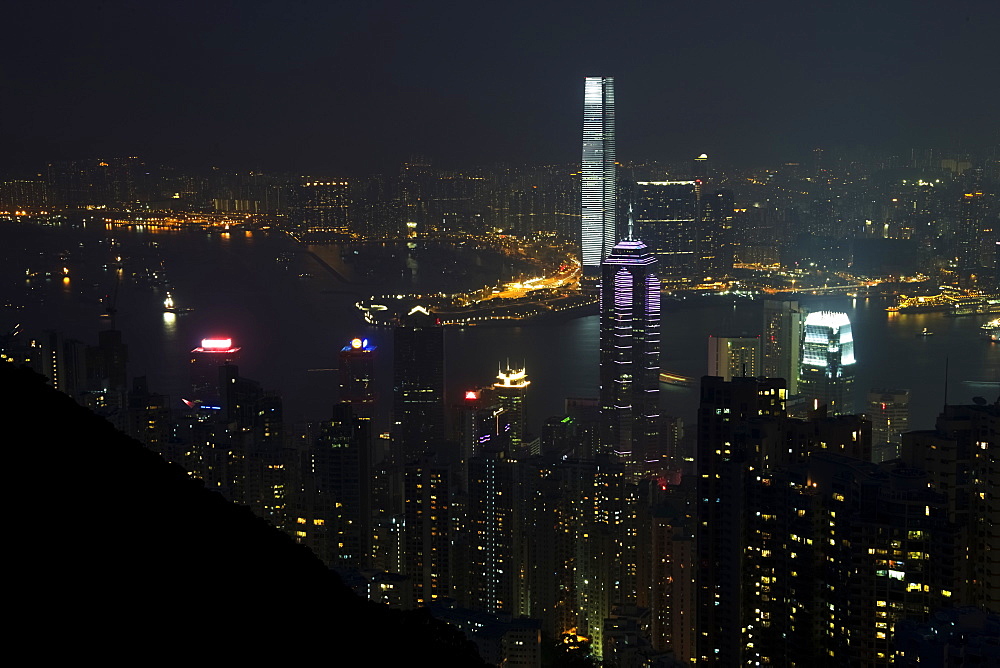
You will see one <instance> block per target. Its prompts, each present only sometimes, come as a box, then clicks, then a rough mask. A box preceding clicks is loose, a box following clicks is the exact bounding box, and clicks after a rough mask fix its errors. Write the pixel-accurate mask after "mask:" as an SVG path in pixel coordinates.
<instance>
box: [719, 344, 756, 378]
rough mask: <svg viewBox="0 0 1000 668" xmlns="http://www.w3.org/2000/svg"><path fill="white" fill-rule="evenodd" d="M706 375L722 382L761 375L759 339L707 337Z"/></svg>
mask: <svg viewBox="0 0 1000 668" xmlns="http://www.w3.org/2000/svg"><path fill="white" fill-rule="evenodd" d="M708 375H709V376H719V377H720V378H722V379H723V380H732V379H733V377H739V376H748V377H750V378H755V377H757V376H760V375H763V374H762V373H761V365H760V337H758V336H732V337H730V336H709V337H708Z"/></svg>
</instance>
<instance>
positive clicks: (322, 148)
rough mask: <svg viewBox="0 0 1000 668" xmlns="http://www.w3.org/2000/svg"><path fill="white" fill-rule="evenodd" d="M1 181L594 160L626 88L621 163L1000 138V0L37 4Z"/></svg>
mask: <svg viewBox="0 0 1000 668" xmlns="http://www.w3.org/2000/svg"><path fill="white" fill-rule="evenodd" d="M4 18H5V20H4V23H5V24H6V25H5V30H4V31H3V37H4V39H3V56H2V61H0V62H2V68H0V90H2V91H3V93H4V95H3V103H2V105H0V169H3V168H9V167H28V168H32V167H34V166H40V165H42V164H44V162H45V161H47V160H50V159H59V158H76V157H86V156H95V155H102V156H111V155H139V156H142V157H145V158H146V159H148V160H151V161H159V162H167V163H171V164H175V165H178V166H207V165H218V166H222V167H226V168H239V169H245V168H259V169H266V170H282V171H285V170H287V171H292V172H301V173H307V172H309V173H316V174H320V173H322V174H324V175H331V176H332V175H353V174H361V173H366V172H370V171H373V170H380V169H390V170H394V169H395V168H396V165H397V164H398V163H399V162H400V161H402V160H405V159H407V157H408V156H410V155H411V154H423V155H426V156H428V157H430V158H431V159H432V160H433V162H434V163H435V164H437V165H440V166H443V167H449V166H450V167H463V166H470V165H477V164H490V163H495V162H510V163H514V164H524V163H547V162H551V163H555V162H571V161H575V160H579V155H580V126H581V118H582V98H583V77H585V76H588V75H592V76H593V75H605V76H614V77H616V95H617V103H618V156H619V159H620V160H642V159H662V160H680V159H686V158H687V157H690V156H691V155H694V154H696V153H699V152H701V151H707V152H708V153H709V154H711V155H713V157H717V158H718V159H719V160H721V161H725V162H731V163H744V164H746V163H751V164H760V163H764V162H768V161H775V160H790V159H798V158H801V157H803V155H804V154H806V153H807V152H808V150H809V149H810V148H813V147H815V146H823V147H834V146H853V145H862V144H863V145H868V146H872V147H876V148H891V149H900V150H905V149H908V148H909V147H912V146H918V147H926V146H938V147H943V148H962V149H975V148H976V147H977V146H981V145H982V144H984V143H992V144H995V143H997V141H998V127H1000V120H998V117H1000V2H998V1H997V0H947V1H946V0H868V1H866V2H853V1H843V2H838V1H832V0H816V1H802V0H799V1H798V2H790V1H786V0H776V1H773V2H768V1H762V2H749V1H745V2H744V1H741V2H734V1H718V2H676V1H673V0H670V1H667V0H661V1H659V2H622V3H613V2H558V3H557V2H550V3H545V4H539V5H536V4H534V3H522V2H502V3H501V2H492V3H482V2H466V3H455V2H405V3H404V2H378V1H371V2H360V1H359V2H351V3H346V2H335V1H326V2H318V1H312V0H303V1H298V2H294V1H289V2H264V1H262V0H238V1H235V0H234V1H230V2H216V1H212V0H205V1H202V2H188V1H186V0H171V1H169V2H158V3H152V2H146V1H143V0H132V1H129V2H93V1H90V2H87V1H79V2H44V1H39V2H19V3H8V5H7V6H5V9H4Z"/></svg>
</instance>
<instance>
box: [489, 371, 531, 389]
mask: <svg viewBox="0 0 1000 668" xmlns="http://www.w3.org/2000/svg"><path fill="white" fill-rule="evenodd" d="M497 381H499V382H497V383H494V384H493V387H527V386H528V385H530V384H531V381H530V380H528V373H527V371H526V370H525V369H524V368H520V369H511V368H509V367H508V368H507V370H506V371H504V370H503V369H500V370H499V372H498V373H497Z"/></svg>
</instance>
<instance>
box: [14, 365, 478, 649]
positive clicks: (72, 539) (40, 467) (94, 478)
mask: <svg viewBox="0 0 1000 668" xmlns="http://www.w3.org/2000/svg"><path fill="white" fill-rule="evenodd" d="M0 397H2V403H0V406H2V413H0V414H2V418H3V422H2V424H3V429H4V432H3V438H2V442H3V444H4V464H5V466H4V472H5V476H4V477H5V484H4V489H5V491H6V504H5V508H6V515H7V518H8V521H7V522H6V523H5V527H4V529H5V534H6V535H5V544H6V550H5V552H6V553H7V556H8V559H7V560H6V561H7V564H8V568H7V574H8V584H7V587H6V589H7V597H6V598H7V599H8V601H10V602H11V603H12V605H10V607H9V609H10V610H11V611H12V612H13V613H14V617H15V622H14V625H13V628H11V627H8V631H9V634H8V637H9V638H10V639H11V640H12V641H13V643H14V645H15V646H16V647H19V648H21V649H22V650H26V651H27V652H28V653H29V654H30V655H31V656H32V657H34V658H36V659H39V660H45V661H52V660H57V661H58V660H71V661H74V662H76V661H81V660H84V659H85V658H89V657H93V658H94V659H95V660H98V661H101V662H109V663H111V664H118V663H124V662H129V663H133V664H136V663H145V662H147V661H149V660H154V661H159V660H165V659H182V660H189V661H196V662H198V663H204V662H209V661H212V662H214V661H218V662H223V661H225V662H226V663H231V662H232V661H233V660H234V659H236V660H246V659H250V660H252V661H254V662H255V664H259V663H260V662H262V661H264V660H269V661H270V660H275V659H286V660H288V659H291V660H293V661H294V660H301V659H309V660H315V659H317V658H319V659H321V660H323V661H324V662H326V663H328V664H329V665H335V666H337V665H364V664H369V663H372V664H374V665H396V664H397V663H398V664H404V663H405V664H414V663H424V662H429V665H435V666H481V665H485V664H483V663H482V661H481V660H480V659H479V657H478V654H477V653H476V650H475V648H474V646H473V645H472V644H471V643H469V642H467V641H466V640H465V637H464V635H462V633H461V632H459V631H457V630H455V629H453V628H452V627H450V626H448V625H446V624H444V623H443V622H439V621H437V620H435V619H433V618H431V617H430V616H429V615H428V614H426V613H424V612H400V611H394V610H389V609H387V608H384V607H382V606H378V605H375V604H373V603H370V602H368V601H365V600H363V599H361V598H359V597H358V596H356V595H355V594H354V593H353V592H351V591H350V590H349V589H347V588H346V587H345V586H344V585H343V584H342V583H341V582H340V580H339V579H338V578H337V577H336V576H335V575H333V574H332V573H330V572H329V571H328V570H327V569H326V568H325V567H324V566H323V564H322V563H321V562H320V561H319V559H317V558H316V557H315V556H314V555H313V554H312V553H311V552H310V551H309V550H308V549H306V548H304V547H302V546H299V545H297V544H296V543H295V542H294V541H293V540H292V539H291V538H289V537H288V536H286V535H285V534H283V533H281V532H280V531H278V530H277V529H274V528H272V527H270V526H269V525H268V524H267V523H265V522H264V521H263V520H260V519H258V518H256V517H255V516H253V515H252V514H251V513H250V511H249V510H246V509H243V508H240V507H237V506H234V505H232V504H230V503H229V502H227V501H225V500H224V499H223V498H222V497H221V496H219V495H218V494H216V493H214V492H211V491H208V490H206V489H204V487H203V486H202V485H201V483H200V482H199V481H196V480H194V479H191V478H190V477H189V476H188V475H187V474H186V473H185V472H184V471H183V470H182V469H181V468H179V467H177V466H175V465H172V464H168V463H166V462H164V461H163V460H162V459H161V458H160V457H159V456H157V455H156V454H154V453H152V452H149V451H147V450H145V449H144V448H143V447H142V446H141V445H140V444H139V443H137V442H136V441H134V440H132V439H130V438H128V437H127V436H125V435H123V434H122V433H120V432H118V431H116V430H115V429H114V428H113V427H112V426H111V425H110V424H109V423H108V422H106V421H105V420H103V419H101V418H99V417H97V416H95V415H94V414H93V413H91V412H90V411H88V410H87V409H85V408H82V407H80V406H79V405H78V404H76V403H75V402H74V401H73V400H72V399H70V398H69V397H68V396H66V395H63V394H61V393H59V392H57V391H56V390H54V389H52V388H51V387H49V386H48V385H47V384H46V382H45V379H44V378H42V377H41V376H38V375H37V374H35V373H33V372H32V371H30V370H27V369H16V368H14V367H13V366H12V365H10V364H7V363H3V364H0Z"/></svg>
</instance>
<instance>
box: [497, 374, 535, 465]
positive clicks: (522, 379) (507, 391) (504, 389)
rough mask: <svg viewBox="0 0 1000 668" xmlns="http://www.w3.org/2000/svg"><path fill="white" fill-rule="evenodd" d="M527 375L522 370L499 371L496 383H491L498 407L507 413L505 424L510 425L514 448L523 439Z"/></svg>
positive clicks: (511, 440) (528, 382)
mask: <svg viewBox="0 0 1000 668" xmlns="http://www.w3.org/2000/svg"><path fill="white" fill-rule="evenodd" d="M528 385H531V381H530V380H528V374H527V373H526V372H525V370H524V368H520V369H511V368H510V365H509V364H508V367H507V370H506V371H505V370H503V369H500V371H499V372H498V373H497V382H495V383H493V392H494V394H495V395H496V398H497V400H498V403H499V404H500V407H501V408H502V409H503V410H504V412H505V413H507V414H508V415H507V423H508V424H509V425H510V444H511V445H512V446H514V447H515V448H516V447H518V446H519V445H521V441H522V440H523V439H524V395H525V394H527V393H528Z"/></svg>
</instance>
